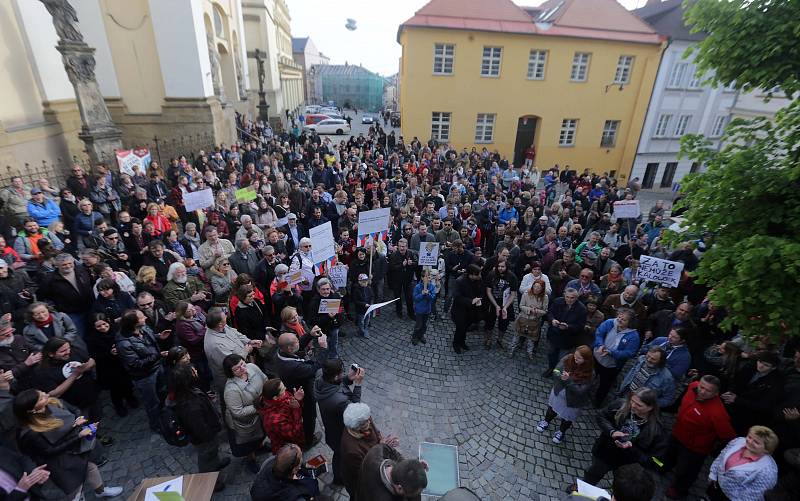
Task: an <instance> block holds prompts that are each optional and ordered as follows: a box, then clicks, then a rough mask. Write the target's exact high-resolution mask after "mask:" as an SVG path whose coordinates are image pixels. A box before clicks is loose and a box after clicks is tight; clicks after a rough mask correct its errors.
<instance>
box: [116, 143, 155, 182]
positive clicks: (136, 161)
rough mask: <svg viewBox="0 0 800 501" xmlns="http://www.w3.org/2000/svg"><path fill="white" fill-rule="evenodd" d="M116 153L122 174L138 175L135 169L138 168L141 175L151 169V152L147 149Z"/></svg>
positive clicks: (118, 151)
mask: <svg viewBox="0 0 800 501" xmlns="http://www.w3.org/2000/svg"><path fill="white" fill-rule="evenodd" d="M116 153H117V165H119V171H120V172H122V173H125V174H128V175H130V176H134V175H135V174H136V173H135V172H134V171H133V168H134V167H136V168H137V169H136V170H138V171H139V174H146V173H147V168H148V167H150V150H148V149H147V148H138V149H134V150H117V152H116Z"/></svg>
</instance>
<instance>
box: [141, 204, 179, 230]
mask: <svg viewBox="0 0 800 501" xmlns="http://www.w3.org/2000/svg"><path fill="white" fill-rule="evenodd" d="M144 219H145V221H150V222H151V223H153V236H155V237H158V236H161V234H162V233H165V232H167V231H169V230H171V229H172V223H170V222H169V219H167V217H166V216H164V215H163V214H161V208H160V207H159V206H158V204H157V203H154V202H153V203H149V204H147V217H145V218H144Z"/></svg>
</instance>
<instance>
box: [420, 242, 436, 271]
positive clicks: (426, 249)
mask: <svg viewBox="0 0 800 501" xmlns="http://www.w3.org/2000/svg"><path fill="white" fill-rule="evenodd" d="M438 264H439V244H438V242H420V243H419V265H420V266H437V265H438Z"/></svg>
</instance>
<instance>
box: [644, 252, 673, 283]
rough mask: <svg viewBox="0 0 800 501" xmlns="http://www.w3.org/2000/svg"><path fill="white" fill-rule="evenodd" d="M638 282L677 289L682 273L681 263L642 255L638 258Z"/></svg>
mask: <svg viewBox="0 0 800 501" xmlns="http://www.w3.org/2000/svg"><path fill="white" fill-rule="evenodd" d="M638 271H639V274H638V275H639V280H641V281H643V282H644V281H652V282H657V283H659V284H664V285H669V286H670V287H677V286H678V283H679V282H680V280H681V272H683V263H679V262H677V261H667V260H666V259H659V258H657V257H651V256H645V255H642V256H641V257H640V258H639V270H638Z"/></svg>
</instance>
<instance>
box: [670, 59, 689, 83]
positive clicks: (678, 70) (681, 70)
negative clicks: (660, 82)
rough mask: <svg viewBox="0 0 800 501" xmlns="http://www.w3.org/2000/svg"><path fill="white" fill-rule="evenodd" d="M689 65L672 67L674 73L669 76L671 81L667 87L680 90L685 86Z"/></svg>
mask: <svg viewBox="0 0 800 501" xmlns="http://www.w3.org/2000/svg"><path fill="white" fill-rule="evenodd" d="M688 66H689V65H688V64H686V63H677V64H676V65H675V66H673V67H672V72H671V73H670V74H669V81H668V82H667V87H671V88H673V89H679V88H681V86H682V85H683V77H684V75H686V69H687V67H688Z"/></svg>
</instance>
